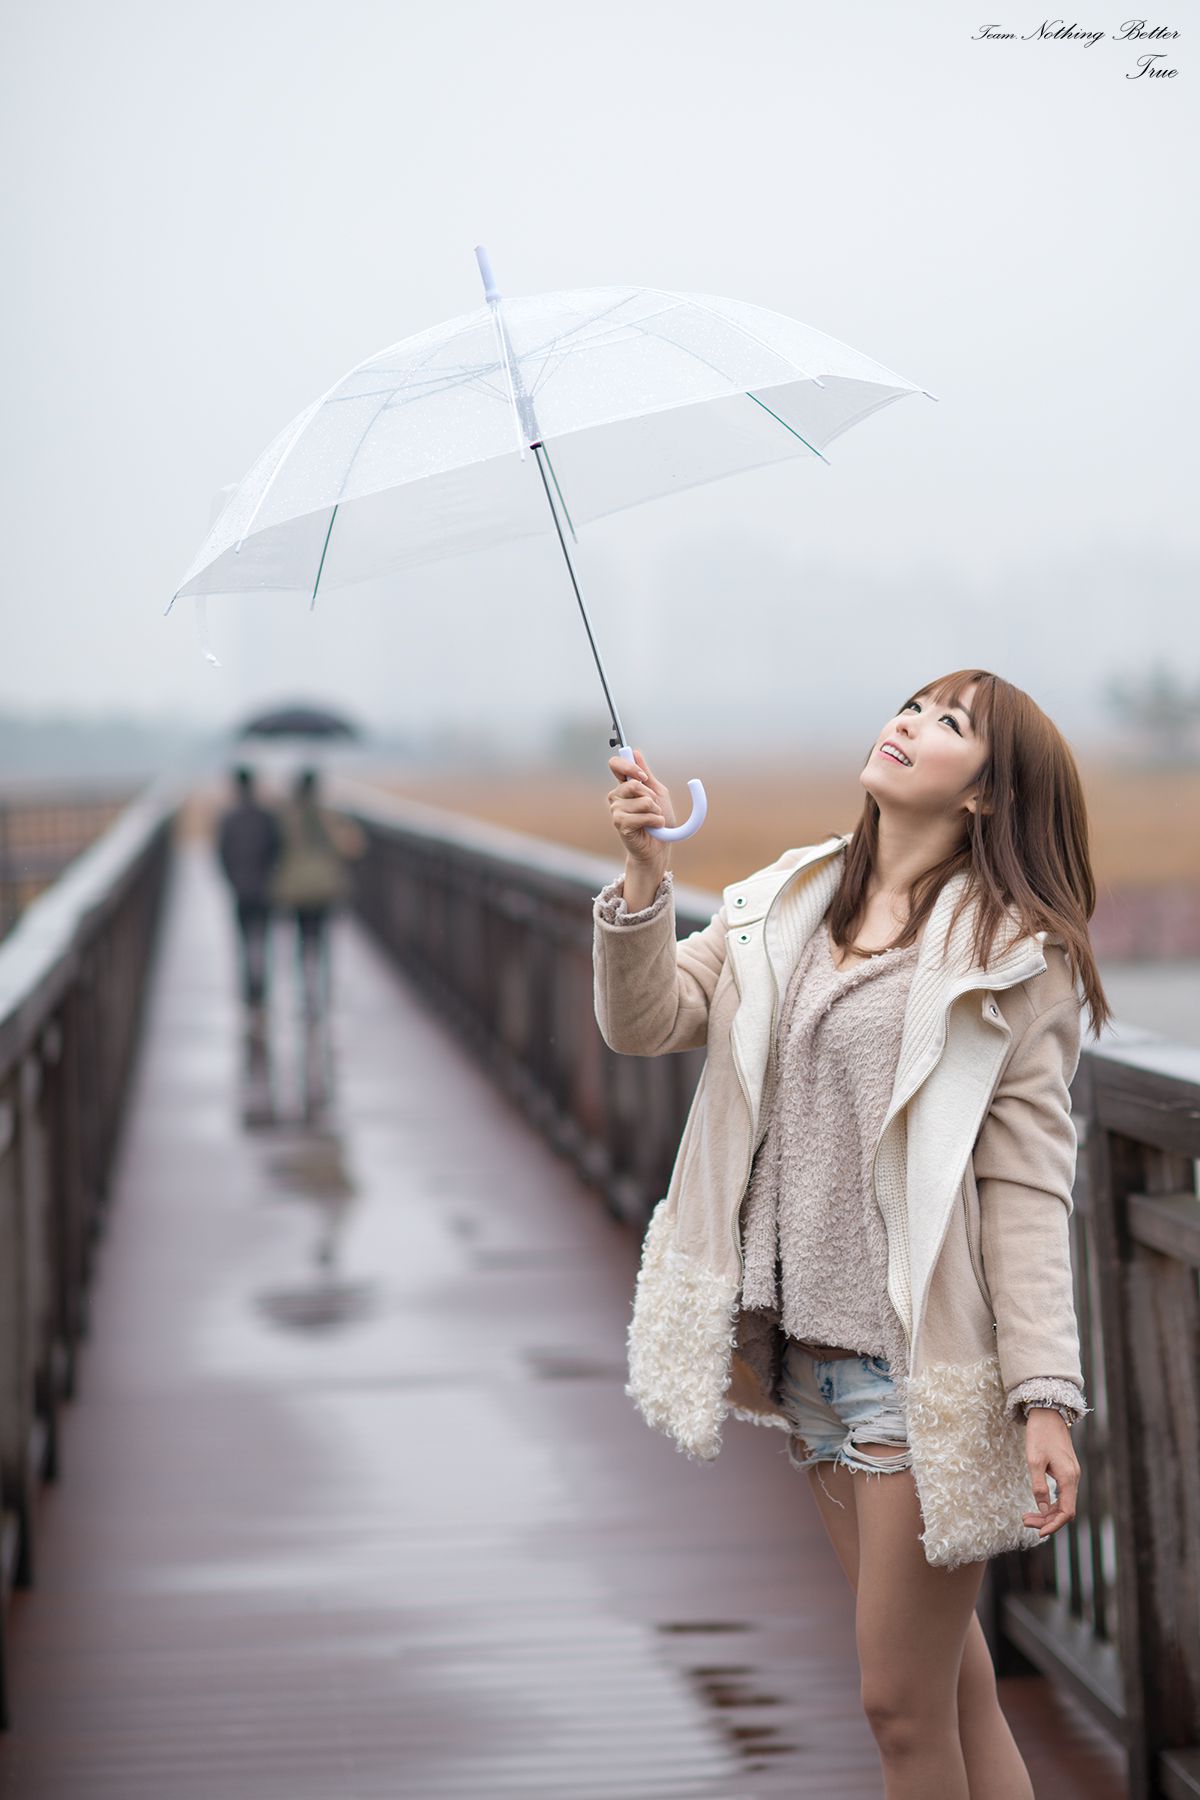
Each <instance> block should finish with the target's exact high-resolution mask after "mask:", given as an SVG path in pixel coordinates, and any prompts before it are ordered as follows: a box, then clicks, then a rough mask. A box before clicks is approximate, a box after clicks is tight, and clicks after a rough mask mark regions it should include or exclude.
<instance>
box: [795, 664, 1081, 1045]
mask: <svg viewBox="0 0 1200 1800" xmlns="http://www.w3.org/2000/svg"><path fill="white" fill-rule="evenodd" d="M972 682H975V683H976V689H975V696H974V703H973V705H972V706H971V707H970V708H969V709H965V710H969V716H970V719H971V725H972V729H973V730H974V731H975V732H976V734H977V735H978V737H979V738H980V739H981V740H982V742H983V743H984V745H985V746H986V750H987V758H986V761H985V762H984V764H983V767H982V769H981V770H980V772H979V774H978V776H977V777H976V778H975V782H973V783H972V784H970V785H976V784H977V786H978V794H979V802H978V808H977V810H976V811H975V812H974V813H965V814H964V815H963V816H964V820H965V824H964V835H963V839H962V842H961V843H960V844H959V845H958V847H957V848H956V849H955V850H953V851H952V852H951V853H950V855H949V856H947V857H945V858H943V860H942V861H941V862H939V863H937V864H935V866H934V867H933V868H931V869H926V870H925V871H924V873H923V874H921V875H918V877H917V878H916V880H915V881H914V882H913V883H912V884H911V886H910V887H909V891H908V904H909V916H908V920H907V923H906V924H905V926H904V929H903V931H901V932H900V933H899V934H898V935H897V937H896V939H895V948H897V949H900V948H903V946H905V945H906V944H912V943H914V942H915V941H916V939H917V936H918V934H919V933H920V931H921V928H922V926H923V925H924V924H925V921H926V920H927V919H928V917H929V914H930V913H931V912H932V910H933V906H934V903H935V901H936V900H937V897H938V894H939V893H940V891H941V889H942V887H943V886H944V884H945V883H946V882H947V881H949V880H950V879H951V877H952V876H954V875H958V874H959V873H961V872H964V871H965V873H966V875H967V880H966V882H965V884H964V888H963V893H962V895H961V897H960V899H959V901H958V904H957V905H956V907H955V909H954V915H953V917H952V918H951V920H950V925H949V927H948V930H947V939H948V938H949V932H950V931H951V930H953V928H954V925H955V924H956V923H957V921H958V918H959V916H960V914H961V913H962V911H963V909H964V908H965V907H966V906H968V905H970V904H971V903H972V902H973V901H977V902H978V911H977V913H976V918H975V930H974V953H975V957H976V960H977V962H978V963H979V965H980V967H982V968H984V969H986V968H987V966H988V959H989V957H990V956H991V954H992V950H993V948H994V945H995V939H996V934H997V932H998V931H999V930H1000V928H1001V926H1002V925H1007V924H1008V923H1009V922H1010V918H1011V914H1012V913H1014V912H1015V914H1016V915H1017V917H1018V918H1019V920H1020V925H1021V930H1022V932H1023V933H1026V934H1029V935H1032V934H1033V933H1034V932H1037V931H1045V932H1047V933H1048V934H1049V935H1050V936H1051V937H1055V938H1059V939H1061V941H1062V945H1063V949H1064V950H1065V952H1066V954H1067V958H1068V960H1069V962H1070V965H1071V971H1072V974H1073V975H1074V977H1075V981H1076V984H1077V986H1079V987H1081V988H1082V990H1083V997H1084V999H1085V1000H1086V1002H1087V1005H1088V1008H1089V1010H1090V1013H1091V1024H1092V1032H1093V1034H1094V1035H1095V1036H1097V1037H1098V1036H1099V1035H1100V1029H1101V1027H1102V1026H1103V1024H1104V1023H1105V1021H1106V1020H1107V1019H1110V1018H1111V1017H1112V1011H1111V1009H1110V1007H1109V1004H1108V1000H1107V998H1106V996H1105V993H1104V989H1103V987H1102V986H1101V984H1100V972H1099V970H1098V969H1097V967H1096V959H1095V956H1094V955H1093V953H1092V946H1091V940H1090V938H1089V936H1088V920H1089V919H1090V918H1091V916H1092V913H1093V912H1094V911H1095V906H1096V883H1095V879H1094V877H1093V875H1092V864H1091V857H1090V855H1089V852H1088V824H1087V807H1086V805H1085V803H1084V798H1083V785H1082V783H1081V781H1080V779H1079V770H1078V769H1077V768H1076V766H1075V759H1074V757H1073V756H1072V754H1071V751H1070V749H1069V748H1068V745H1067V743H1066V740H1065V739H1064V737H1063V736H1062V733H1061V732H1060V731H1059V729H1058V727H1057V726H1056V725H1055V724H1054V722H1053V721H1052V720H1051V719H1048V718H1047V717H1046V714H1045V713H1044V712H1043V711H1042V710H1041V708H1040V707H1039V706H1037V705H1036V704H1035V703H1034V702H1033V701H1032V700H1031V699H1030V697H1029V695H1028V694H1026V693H1024V692H1023V691H1022V690H1021V689H1020V688H1018V687H1014V686H1013V685H1012V683H1011V682H1009V681H1005V680H1004V679H1003V678H1002V677H1001V676H999V675H993V674H991V672H990V671H989V670H987V669H957V670H955V672H954V673H953V674H952V675H943V676H942V677H941V678H940V679H939V680H937V681H931V682H929V683H927V684H926V685H925V686H924V687H920V688H917V689H915V690H914V692H913V695H912V698H913V699H916V697H917V695H918V694H928V695H929V696H930V698H931V699H933V700H935V701H936V702H937V704H938V705H939V706H962V704H963V701H962V694H963V692H964V690H965V689H966V688H967V687H969V686H970V684H971V683H972ZM907 704H908V702H907V701H905V705H907ZM878 843H879V805H878V802H877V801H876V799H875V797H874V795H873V794H868V795H867V797H866V801H865V803H864V805H863V811H862V818H861V820H860V821H859V824H858V828H857V830H856V831H855V832H854V834H853V836H852V837H851V839H850V842H849V844H848V845H847V847H846V859H845V865H844V867H843V869H842V878H841V882H840V884H839V886H838V890H837V893H836V894H835V895H834V897H833V901H832V904H831V906H830V910H829V930H830V935H831V937H832V938H833V941H834V943H835V944H837V945H838V946H839V947H841V948H847V947H849V946H851V945H852V944H853V942H854V931H855V928H856V926H857V924H858V921H859V917H860V915H861V913H862V911H863V908H864V906H865V904H866V898H867V883H868V880H869V878H870V874H871V871H872V869H873V868H874V865H875V854H876V848H877V846H878ZM1006 936H1007V933H1006Z"/></svg>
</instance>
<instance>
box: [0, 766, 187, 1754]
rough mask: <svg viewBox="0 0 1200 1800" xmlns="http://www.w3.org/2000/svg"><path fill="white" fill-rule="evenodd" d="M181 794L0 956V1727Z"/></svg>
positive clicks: (81, 864)
mask: <svg viewBox="0 0 1200 1800" xmlns="http://www.w3.org/2000/svg"><path fill="white" fill-rule="evenodd" d="M182 791H183V789H182V781H181V779H180V778H177V777H171V776H169V777H164V778H160V779H159V780H158V781H156V782H154V783H152V784H151V785H150V786H149V787H148V788H147V789H146V790H145V791H143V792H142V793H141V794H140V795H138V796H137V797H136V798H135V799H134V800H133V801H132V802H131V804H130V805H129V806H128V807H126V809H125V810H124V811H123V812H122V813H121V814H120V815H119V816H118V817H117V818H116V819H115V820H114V821H113V823H112V824H111V825H110V826H109V827H108V829H107V830H106V831H104V832H103V833H102V835H101V836H100V837H98V838H97V839H96V840H95V841H94V842H93V843H92V844H91V845H89V846H88V848H87V849H85V850H84V851H82V852H81V854H80V855H79V856H78V857H77V858H76V859H75V860H74V861H73V862H72V863H71V864H70V865H69V866H68V868H67V869H66V870H65V871H64V872H63V874H62V875H61V876H60V877H59V878H58V880H57V881H56V882H54V883H53V884H52V886H51V887H49V888H47V889H46V891H45V892H44V893H42V894H41V895H39V896H38V898H37V899H35V900H33V901H32V902H31V903H30V905H29V906H28V907H27V908H26V910H25V911H24V912H23V913H22V915H21V916H20V918H19V919H18V920H17V923H16V924H15V925H14V927H13V929H12V931H11V932H10V933H9V934H8V936H7V937H6V938H5V939H4V940H3V941H2V942H0V1322H2V1324H3V1330H2V1331H0V1726H7V1725H8V1723H9V1713H8V1701H7V1694H6V1690H5V1687H4V1644H3V1634H4V1624H5V1615H6V1612H7V1599H8V1594H9V1591H10V1589H11V1588H12V1587H14V1586H16V1587H28V1586H30V1585H31V1584H32V1582H33V1578H34V1567H35V1536H36V1533H35V1510H36V1509H35V1502H36V1496H37V1491H38V1488H39V1485H40V1483H41V1482H43V1481H48V1480H52V1479H54V1477H55V1476H56V1475H57V1473H58V1466H59V1412H60V1408H61V1404H62V1402H63V1401H64V1400H65V1399H68V1398H70V1396H71V1395H72V1394H73V1392H74V1389H75V1368H76V1359H77V1353H78V1346H79V1343H80V1340H81V1338H82V1337H83V1334H84V1329H85V1321H86V1295H87V1289H88V1286H89V1282H90V1276H91V1267H92V1260H93V1250H94V1245H95V1241H96V1239H97V1237H98V1236H99V1234H100V1231H101V1228H102V1225H103V1218H104V1212H105V1208H106V1204H107V1195H108V1180H109V1174H110V1170H111V1167H112V1163H113V1157H114V1151H115V1146H116V1141H117V1135H118V1131H119V1127H120V1123H121V1118H122V1112H123V1103H124V1098H125V1094H126V1089H127V1084H128V1077H129V1072H130V1068H131V1064H132V1059H133V1053H134V1049H135V1046H136V1042H137V1034H138V1028H139V1024H140V1015H141V1007H142V1003H143V999H144V995H145V991H146V984H147V977H148V973H149V968H150V963H151V957H152V952H153V948H154V943H155V938H156V933H157V927H158V922H159V919H160V917H161V911H162V898H163V893H164V888H165V882H166V874H167V869H168V861H169V851H170V839H171V829H172V825H173V821H174V818H175V814H176V811H177V809H178V806H179V804H180V801H181V798H182Z"/></svg>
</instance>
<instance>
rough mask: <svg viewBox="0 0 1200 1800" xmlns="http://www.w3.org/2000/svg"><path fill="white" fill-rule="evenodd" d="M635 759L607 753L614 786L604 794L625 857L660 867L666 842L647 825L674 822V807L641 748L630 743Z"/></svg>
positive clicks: (666, 851)
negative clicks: (652, 835)
mask: <svg viewBox="0 0 1200 1800" xmlns="http://www.w3.org/2000/svg"><path fill="white" fill-rule="evenodd" d="M633 754H634V757H635V758H636V760H635V761H634V762H630V760H629V758H628V757H627V756H610V757H609V759H608V766H609V768H610V769H611V770H612V772H613V776H614V778H615V780H616V782H617V786H616V787H615V788H613V789H612V790H611V791H610V793H609V796H608V805H609V810H610V811H611V813H612V822H613V825H614V827H615V829H616V831H617V833H618V835H619V837H620V839H621V842H622V843H623V844H624V846H625V860H626V862H628V863H636V864H638V865H640V866H641V867H642V868H644V869H648V870H657V871H661V870H664V869H665V868H666V866H667V863H668V861H669V859H670V855H671V846H670V844H664V843H663V842H662V841H661V840H660V839H659V838H652V837H651V836H650V835H649V833H648V831H647V826H650V825H674V823H675V809H674V807H673V806H672V805H671V796H670V794H669V793H668V791H667V789H666V788H665V787H664V786H663V784H662V782H661V781H659V780H657V778H656V777H655V776H654V775H652V774H651V772H650V769H649V767H648V765H647V763H646V759H645V757H644V756H643V755H642V753H641V751H640V750H639V749H637V747H636V746H635V747H634V752H633Z"/></svg>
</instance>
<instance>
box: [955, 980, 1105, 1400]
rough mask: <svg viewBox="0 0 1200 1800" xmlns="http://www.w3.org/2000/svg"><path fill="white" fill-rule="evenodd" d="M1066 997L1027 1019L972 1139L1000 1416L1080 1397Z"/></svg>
mask: <svg viewBox="0 0 1200 1800" xmlns="http://www.w3.org/2000/svg"><path fill="white" fill-rule="evenodd" d="M1080 1038H1081V1019H1080V1005H1079V1000H1078V998H1077V996H1076V995H1075V994H1074V993H1073V992H1072V993H1071V994H1070V995H1068V996H1067V997H1066V998H1065V999H1062V1000H1059V1001H1057V1002H1055V1003H1054V1004H1052V1005H1050V1006H1048V1007H1047V1008H1046V1009H1045V1010H1044V1011H1043V1012H1041V1013H1038V1014H1036V1015H1035V1016H1034V1017H1033V1018H1032V1019H1031V1020H1030V1022H1029V1024H1028V1025H1027V1026H1026V1027H1025V1030H1024V1031H1023V1033H1022V1034H1021V1036H1020V1038H1019V1039H1018V1041H1017V1043H1016V1044H1015V1045H1014V1047H1013V1049H1012V1051H1011V1052H1010V1055H1009V1058H1008V1062H1007V1064H1006V1066H1005V1069H1004V1072H1003V1074H1002V1075H1001V1078H1000V1081H999V1083H998V1085H997V1088H996V1092H995V1094H994V1095H993V1097H992V1102H991V1106H990V1108H989V1110H988V1114H987V1117H986V1119H985V1120H984V1123H983V1126H982V1128H981V1130H980V1133H979V1137H978V1139H977V1140H976V1144H975V1152H974V1158H973V1162H974V1171H975V1181H976V1186H977V1188H978V1192H979V1209H980V1218H981V1230H982V1253H983V1266H984V1276H985V1279H986V1281H987V1284H988V1290H989V1292H990V1293H991V1296H992V1308H993V1313H994V1316H995V1320H996V1345H997V1351H998V1354H999V1357H1000V1375H1001V1380H1002V1381H1003V1384H1004V1390H1005V1412H1006V1415H1007V1416H1009V1417H1012V1416H1013V1415H1014V1414H1015V1412H1016V1409H1017V1407H1018V1406H1021V1405H1022V1404H1025V1405H1028V1404H1036V1403H1038V1402H1039V1401H1044V1402H1045V1403H1046V1404H1055V1403H1061V1404H1064V1405H1066V1406H1067V1407H1068V1408H1069V1409H1070V1410H1071V1411H1072V1412H1073V1413H1074V1414H1075V1415H1076V1416H1077V1417H1079V1416H1082V1414H1083V1413H1084V1412H1087V1411H1088V1410H1090V1409H1089V1408H1088V1407H1087V1405H1086V1403H1085V1401H1084V1398H1083V1373H1082V1369H1081V1366H1080V1355H1079V1332H1078V1326H1077V1324H1076V1320H1075V1299H1074V1288H1073V1283H1072V1276H1071V1254H1070V1237H1069V1223H1068V1221H1069V1220H1070V1216H1071V1213H1072V1211H1073V1207H1074V1202H1073V1200H1072V1196H1071V1190H1072V1186H1073V1183H1074V1179H1075V1157H1076V1136H1075V1125H1074V1121H1073V1119H1072V1118H1071V1095H1070V1083H1071V1080H1072V1078H1073V1076H1074V1074H1075V1070H1076V1068H1077V1066H1078V1063H1079V1055H1080Z"/></svg>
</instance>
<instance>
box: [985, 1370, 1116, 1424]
mask: <svg viewBox="0 0 1200 1800" xmlns="http://www.w3.org/2000/svg"><path fill="white" fill-rule="evenodd" d="M1031 1406H1065V1407H1066V1408H1067V1410H1068V1411H1069V1412H1070V1413H1071V1414H1072V1415H1073V1417H1072V1423H1073V1424H1075V1425H1078V1423H1079V1421H1080V1419H1082V1418H1083V1417H1084V1416H1085V1415H1086V1414H1087V1413H1090V1412H1092V1411H1094V1408H1093V1407H1090V1406H1089V1405H1088V1403H1087V1401H1086V1400H1085V1399H1084V1397H1083V1392H1082V1389H1080V1388H1078V1387H1076V1385H1075V1383H1074V1382H1073V1381H1060V1380H1059V1379H1058V1378H1057V1377H1056V1376H1050V1375H1034V1376H1031V1378H1030V1379H1029V1380H1028V1381H1022V1382H1021V1383H1020V1385H1019V1386H1017V1387H1015V1388H1010V1389H1009V1391H1008V1393H1007V1394H1006V1396H1005V1400H1004V1416H1005V1418H1006V1419H1014V1418H1015V1417H1016V1415H1017V1409H1018V1407H1019V1408H1020V1409H1021V1413H1022V1415H1023V1417H1025V1418H1026V1419H1027V1418H1028V1417H1029V1408H1030V1407H1031Z"/></svg>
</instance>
